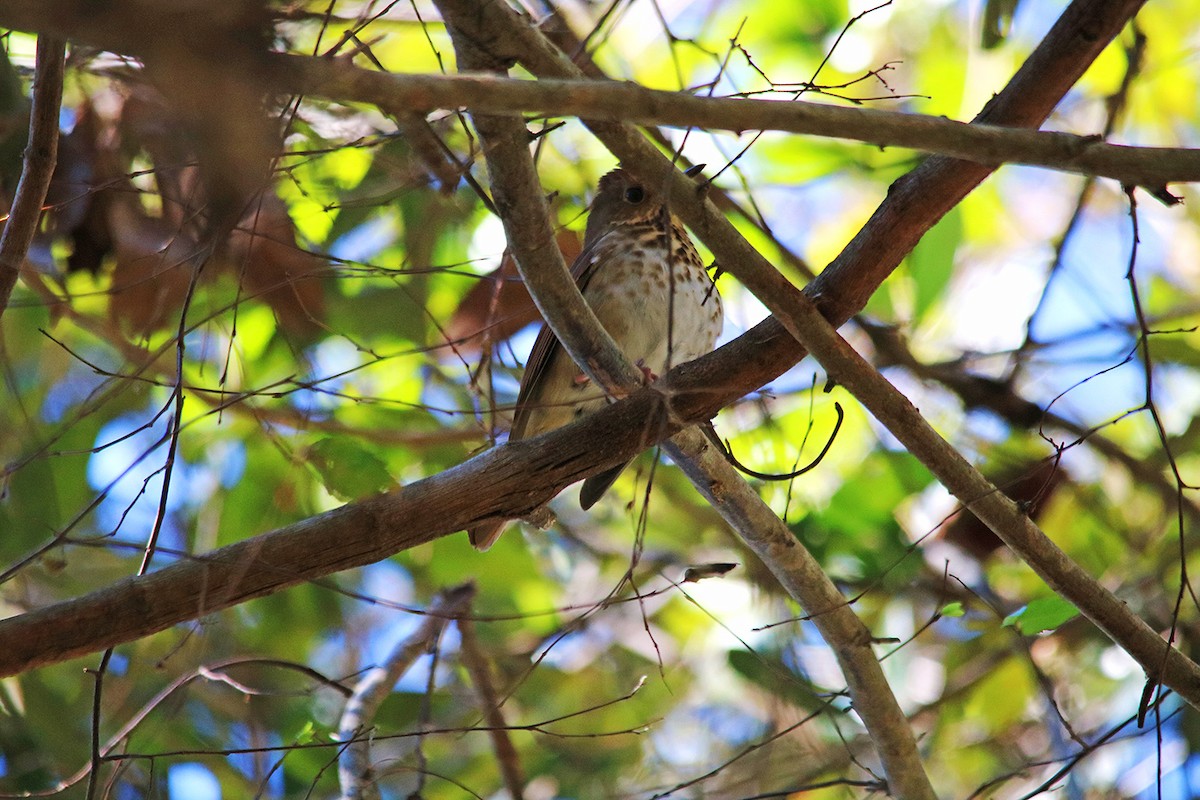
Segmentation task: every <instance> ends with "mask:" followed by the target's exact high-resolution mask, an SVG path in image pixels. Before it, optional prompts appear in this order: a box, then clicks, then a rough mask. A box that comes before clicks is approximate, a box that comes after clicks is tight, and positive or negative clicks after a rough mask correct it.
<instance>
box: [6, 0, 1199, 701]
mask: <svg viewBox="0 0 1200 800" xmlns="http://www.w3.org/2000/svg"><path fill="white" fill-rule="evenodd" d="M1138 5H1140V4H1139V3H1136V2H1125V3H1119V2H1116V0H1108V1H1107V2H1104V1H1098V2H1087V3H1084V2H1080V3H1076V4H1074V5H1073V6H1072V7H1071V8H1070V9H1069V10H1068V13H1067V14H1066V15H1064V20H1067V22H1065V23H1064V22H1063V21H1062V20H1060V23H1059V24H1057V25H1056V26H1055V28H1054V29H1053V30H1052V32H1051V35H1050V37H1048V39H1047V41H1046V42H1044V43H1043V47H1041V48H1039V51H1038V53H1041V54H1042V55H1041V56H1039V55H1038V54H1035V57H1034V58H1033V59H1031V61H1033V62H1036V63H1037V64H1038V65H1040V66H1039V67H1038V68H1039V69H1044V70H1046V71H1045V72H1044V73H1042V74H1039V73H1038V71H1037V69H1031V70H1026V69H1024V68H1023V70H1022V73H1020V74H1019V76H1018V79H1015V80H1014V82H1013V83H1012V84H1010V87H1009V89H1006V90H1005V92H1004V93H1002V95H1001V98H1005V97H1006V96H1007V99H1005V100H1003V102H997V103H995V104H993V106H992V107H991V111H990V112H989V113H990V114H991V116H989V117H988V119H989V120H990V121H992V122H1008V123H1010V124H1029V122H1028V121H1027V118H1028V117H1029V116H1030V115H1031V114H1032V116H1034V117H1036V116H1037V115H1038V114H1041V115H1043V116H1044V114H1045V113H1048V110H1049V107H1050V106H1052V105H1053V102H1054V100H1056V99H1057V98H1056V97H1048V96H1047V95H1046V90H1047V87H1048V86H1052V87H1058V88H1060V89H1062V88H1063V87H1064V86H1067V85H1069V84H1070V83H1071V82H1073V81H1074V80H1075V78H1076V77H1077V75H1078V73H1079V72H1080V71H1082V68H1083V66H1084V65H1085V64H1086V63H1087V62H1088V61H1089V60H1090V59H1091V58H1092V57H1094V55H1095V53H1096V52H1098V51H1099V49H1100V48H1101V47H1102V46H1103V43H1104V41H1106V39H1105V38H1104V37H1105V36H1111V35H1115V32H1116V31H1117V30H1119V27H1120V24H1122V21H1123V20H1124V19H1125V18H1127V16H1128V14H1130V13H1132V11H1133V10H1135V9H1136V7H1137V6H1138ZM1073 25H1074V26H1076V27H1074V28H1073V27H1072V26H1073ZM1083 31H1086V33H1084V32H1083ZM1044 48H1049V49H1050V50H1051V51H1053V50H1054V49H1055V48H1059V49H1060V50H1064V51H1065V53H1066V55H1065V61H1063V60H1056V59H1055V58H1054V57H1052V56H1051V55H1047V54H1045V53H1043V49H1044ZM530 52H533V51H530ZM1064 81H1065V83H1064ZM1010 89H1011V90H1012V92H1011V93H1010V91H1009V90H1010ZM1051 93H1052V92H1051ZM1025 101H1028V102H1029V103H1030V105H1031V106H1032V107H1033V111H1032V112H1030V111H1028V110H1026V109H1024V108H1022V106H1021V103H1022V102H1025ZM1039 109H1040V110H1039ZM618 133H619V131H618ZM609 134H610V138H611V139H612V141H613V142H615V144H616V145H617V148H618V149H624V150H627V151H629V153H630V155H631V158H632V159H634V160H637V159H638V158H640V157H641V156H642V155H644V154H641V153H638V152H636V150H637V146H636V145H634V144H630V142H631V141H632V140H629V141H626V140H624V137H621V136H618V135H616V134H613V133H612V132H611V131H609ZM642 144H644V143H642ZM626 160H627V161H628V160H629V159H626ZM649 163H650V166H657V165H655V164H654V163H653V162H652V161H651V162H649ZM635 168H636V167H635ZM639 171H641V170H639ZM986 174H987V169H986V168H971V167H970V166H969V165H964V164H963V163H962V162H949V161H947V160H944V159H943V160H938V159H933V160H931V161H930V162H927V163H926V165H924V166H923V167H922V168H921V169H919V170H917V171H916V172H915V173H914V174H913V176H910V177H909V178H908V179H906V180H905V181H904V182H902V183H903V185H902V186H899V187H898V188H899V189H901V190H902V191H901V192H899V193H897V192H896V191H893V194H892V195H891V196H889V198H888V200H887V201H885V203H884V204H883V206H881V208H880V211H879V212H877V213H876V215H875V217H874V218H873V219H872V222H871V223H870V224H869V225H868V227H867V228H866V229H864V231H863V233H862V234H861V235H860V236H859V237H856V239H855V243H854V245H853V246H852V248H851V249H850V250H848V251H847V253H845V254H843V256H842V257H839V259H838V261H837V262H835V266H836V267H837V270H836V271H835V272H834V273H833V274H832V275H830V270H827V271H826V273H825V274H823V275H822V279H823V283H822V284H818V288H820V286H822V285H824V286H825V288H826V292H825V295H824V297H823V298H822V299H823V300H824V301H825V302H824V305H823V310H824V311H825V312H826V314H827V315H828V316H830V317H832V318H833V319H834V320H835V321H838V322H840V321H843V320H844V317H842V319H838V318H839V317H841V316H842V314H843V313H845V314H848V313H852V311H855V310H857V308H856V307H854V303H855V302H856V300H855V298H856V297H859V296H861V297H862V299H863V300H865V297H866V296H868V295H869V294H870V293H871V291H873V290H874V288H875V286H877V285H878V281H879V280H882V276H884V275H886V274H887V272H889V271H890V270H891V269H892V268H894V266H895V263H897V262H898V260H899V257H900V255H902V251H903V252H906V251H907V249H906V248H907V247H910V246H911V242H912V241H915V237H917V236H919V233H920V232H921V231H923V230H925V229H927V228H928V226H929V225H931V224H932V223H933V221H936V219H937V218H938V217H940V215H941V213H944V211H945V209H946V208H949V207H950V206H952V205H953V203H955V202H957V200H958V199H960V198H961V196H962V195H963V194H965V193H966V192H967V191H969V190H970V188H972V187H973V186H974V185H975V184H977V183H978V182H979V180H982V178H983V177H984V176H985V175H986ZM685 185H686V184H685ZM673 196H674V197H679V195H678V194H675V195H673ZM684 199H686V198H680V200H684ZM692 199H694V198H692ZM677 210H680V211H683V212H684V213H688V212H687V211H686V209H683V208H677ZM704 211H706V210H704ZM692 212H694V213H695V214H697V216H696V217H695V220H696V221H699V222H702V221H704V217H703V216H702V213H703V212H702V210H701V209H698V208H697V207H696V206H695V205H693V207H692ZM693 228H694V229H696V230H697V232H698V233H700V235H701V236H702V237H704V236H705V235H706V232H707V229H708V226H706V225H697V224H693ZM706 240H707V239H706ZM730 248H734V249H730ZM726 252H727V253H729V254H731V255H732V254H736V252H737V250H736V244H730V245H729V246H728V247H727V248H726ZM722 261H723V262H727V263H728V259H727V258H726V257H725V256H722ZM729 266H730V267H731V268H732V267H733V266H734V264H733V263H729ZM826 276H830V277H826ZM787 289H788V290H789V291H790V290H791V287H790V286H788V287H787ZM802 354H803V350H802V349H801V348H800V347H799V345H798V344H797V343H796V342H795V341H794V340H793V339H792V338H791V337H789V336H788V335H787V334H785V333H784V332H783V331H782V329H781V327H780V326H779V325H778V324H777V323H775V322H773V321H768V322H767V323H764V324H763V325H760V326H759V327H758V328H756V329H755V330H753V331H751V332H750V333H748V334H746V335H745V336H744V337H742V339H741V340H739V341H738V342H737V343H734V344H733V345H730V346H726V347H725V348H722V350H721V351H719V352H718V353H717V354H714V355H712V356H709V357H706V358H705V359H702V360H700V361H697V362H693V363H692V364H687V365H682V366H681V367H679V368H677V369H676V370H673V371H672V373H670V374H669V375H668V376H665V377H664V378H663V380H661V381H659V382H658V384H656V386H655V387H653V388H648V389H643V390H640V391H639V392H637V393H635V394H634V395H633V396H631V397H630V398H629V399H628V400H626V401H625V402H622V403H619V404H617V405H614V406H613V407H611V408H608V409H605V410H604V411H602V412H600V413H598V414H596V415H594V416H593V417H590V418H588V419H585V420H582V421H581V422H579V423H577V424H576V425H573V426H570V427H568V428H564V429H561V430H559V431H555V432H552V433H550V434H547V435H545V436H543V437H539V438H537V439H532V440H529V441H526V442H520V443H517V444H513V445H509V446H506V447H504V448H500V449H498V450H494V451H490V452H489V453H486V454H484V455H482V456H479V457H478V458H476V459H473V460H472V461H470V462H467V463H466V464H463V465H461V466H460V467H458V468H455V469H454V470H450V471H448V472H446V473H443V474H442V475H438V476H434V477H432V478H429V479H427V480H425V481H420V482H418V483H416V484H412V485H410V486H408V487H404V488H403V489H401V490H397V491H396V492H393V493H389V494H388V495H383V496H380V497H377V498H373V499H371V500H368V501H364V502H362V503H358V504H354V505H351V506H347V507H345V508H343V509H339V510H337V511H334V512H330V513H329V514H326V515H322V516H320V517H316V518H314V519H311V520H306V521H304V522H301V523H298V524H297V525H295V526H291V527H289V528H286V529H283V530H281V531H276V532H274V533H272V534H267V535H265V536H261V537H256V538H254V539H251V540H248V541H246V542H241V543H239V544H237V545H232V546H230V547H228V548H224V549H222V550H219V551H216V552H214V553H212V554H209V555H208V556H205V557H202V558H199V559H196V560H193V561H190V562H181V563H179V564H176V565H172V566H170V567H167V568H165V569H164V570H162V571H160V572H158V573H154V574H151V575H149V576H146V577H144V578H134V579H128V580H127V581H125V582H122V583H120V584H117V585H115V586H114V587H111V588H109V589H106V590H103V591H101V592H97V593H94V594H92V595H90V596H88V597H85V598H79V599H77V600H73V601H69V602H68V603H64V604H59V605H57V606H52V607H50V608H47V609H43V610H41V611H35V612H30V613H28V614H25V615H22V616H20V617H17V618H14V619H10V620H5V621H3V622H0V641H2V642H4V647H2V648H0V671H2V672H4V673H6V674H8V673H12V672H15V671H19V670H21V669H25V668H28V667H30V666H33V665H36V664H41V663H48V662H49V661H51V660H61V659H62V658H66V657H70V656H72V655H81V654H83V653H85V652H89V651H92V650H96V649H100V648H102V647H104V646H107V645H111V644H116V643H119V642H122V641H128V640H130V639H134V638H137V637H139V636H142V635H146V634H147V633H150V632H153V631H156V630H162V629H163V628H165V627H168V626H169V625H172V624H176V623H178V622H181V621H185V620H187V619H191V618H193V617H196V616H200V615H203V614H205V613H210V612H211V611H213V610H216V609H218V608H222V607H227V606H229V605H232V604H234V603H237V602H241V601H243V600H245V599H249V598H251V597H256V596H261V595H263V594H266V593H269V592H271V591H274V590H277V589H279V588H282V587H284V586H287V585H292V584H294V583H297V582H299V581H302V580H305V579H309V578H313V577H317V576H319V575H324V574H328V573H330V572H333V571H337V570H340V569H345V568H348V567H351V566H357V565H361V564H365V563H370V562H372V561H376V560H379V559H381V558H384V557H386V556H388V555H390V554H391V553H394V552H396V551H397V550H400V549H403V548H404V547H407V546H413V545H416V544H419V543H422V542H425V541H429V540H430V539H432V538H435V537H436V536H438V535H443V534H445V533H449V532H452V531H456V530H460V529H462V528H463V527H465V526H467V525H469V524H471V523H472V522H475V521H478V520H480V519H483V518H486V517H489V516H496V515H500V514H504V515H512V516H517V515H519V514H520V513H522V511H524V510H529V509H531V508H532V507H534V506H536V505H537V504H538V503H539V502H544V500H545V499H547V498H548V497H549V496H551V495H552V494H554V493H555V492H557V491H558V490H559V489H561V488H562V487H563V486H565V485H567V484H569V483H571V482H573V481H574V480H576V479H578V478H579V477H582V475H584V474H586V473H588V472H591V471H595V469H596V468H598V467H603V466H607V465H614V464H616V463H620V462H621V461H622V460H624V459H625V458H627V457H628V456H629V455H631V454H632V453H634V452H636V451H637V450H639V449H641V448H642V447H643V446H645V444H647V443H648V442H644V441H642V439H643V431H646V430H658V426H656V425H649V426H647V425H646V421H647V420H651V421H654V420H658V419H661V418H662V416H661V415H662V408H663V405H664V404H665V403H667V402H668V401H669V403H670V405H671V408H672V410H673V412H674V413H673V414H672V415H671V419H669V420H665V421H664V424H663V428H664V429H666V430H671V429H672V428H673V427H675V423H674V420H675V419H680V418H682V419H701V418H704V417H705V416H708V415H710V414H711V413H713V412H714V411H715V410H716V408H718V407H720V406H721V405H723V404H724V403H725V402H728V401H730V400H732V399H734V398H736V397H737V396H740V394H741V393H742V392H743V390H744V389H745V388H752V387H753V386H757V385H761V384H762V383H764V382H766V381H767V380H770V379H771V378H772V377H774V376H775V375H777V374H778V373H779V372H782V371H783V370H784V369H786V368H787V367H789V366H790V365H791V364H792V363H794V361H795V360H796V359H798V358H799V356H800V355H802ZM735 382H736V385H735ZM497 498H504V499H503V500H500V499H497ZM1126 613H1127V612H1126ZM1122 644H1123V645H1124V642H1122ZM1162 652H1164V650H1160V651H1159V653H1160V655H1161V653H1162ZM1189 663H1190V662H1189ZM1165 682H1167V683H1168V685H1170V678H1169V677H1168V679H1167V680H1165Z"/></svg>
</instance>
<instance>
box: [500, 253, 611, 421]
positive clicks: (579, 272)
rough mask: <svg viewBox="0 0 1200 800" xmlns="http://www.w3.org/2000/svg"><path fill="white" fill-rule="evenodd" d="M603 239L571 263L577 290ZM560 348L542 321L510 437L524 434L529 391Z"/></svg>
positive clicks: (593, 266) (583, 285) (581, 287)
mask: <svg viewBox="0 0 1200 800" xmlns="http://www.w3.org/2000/svg"><path fill="white" fill-rule="evenodd" d="M603 241H604V237H603V236H601V237H599V238H598V239H596V241H594V242H592V243H591V244H588V245H586V246H585V247H584V248H583V252H581V253H580V254H579V255H578V256H577V257H576V258H575V261H574V262H572V264H571V277H572V278H574V279H575V285H576V286H578V287H579V291H580V292H586V291H587V286H588V283H589V282H590V281H591V280H592V276H593V275H595V274H596V269H597V268H598V266H599V264H600V261H601V258H600V252H599V250H600V247H599V245H600V243H601V242H603ZM562 351H563V347H562V345H561V344H559V342H558V337H557V336H555V335H554V331H552V330H551V329H550V326H549V325H547V324H546V323H544V322H543V323H542V328H541V330H539V331H538V335H537V339H535V340H534V342H533V349H532V350H530V351H529V360H528V361H526V362H525V374H524V375H522V376H521V389H520V391H519V392H518V393H517V408H516V412H515V414H514V415H513V426H512V432H511V433H510V434H509V441H516V440H518V439H521V438H524V436H525V427H526V426H527V425H528V424H529V412H530V411H531V410H532V408H533V404H531V403H530V399H531V395H532V394H533V392H534V390H535V389H536V388H537V387H538V385H539V384H540V383H541V379H542V377H543V376H544V375H545V374H546V373H547V372H548V371H549V369H550V364H551V362H552V361H553V360H554V359H555V358H556V357H557V356H558V354H559V353H560V352H562ZM563 355H566V354H565V353H563ZM567 357H568V358H569V356H567Z"/></svg>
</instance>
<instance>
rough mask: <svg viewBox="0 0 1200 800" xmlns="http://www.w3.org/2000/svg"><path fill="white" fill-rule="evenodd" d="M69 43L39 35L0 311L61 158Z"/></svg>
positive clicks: (1, 241) (1, 266)
mask: <svg viewBox="0 0 1200 800" xmlns="http://www.w3.org/2000/svg"><path fill="white" fill-rule="evenodd" d="M65 52H66V43H65V42H63V41H62V40H60V39H55V38H53V37H50V36H45V35H43V36H39V37H38V44H37V68H36V72H35V73H34V77H33V107H32V108H31V109H30V112H29V143H28V144H27V145H26V146H25V161H24V164H23V165H22V167H21V179H20V181H19V182H18V183H17V191H16V195H15V196H14V198H13V203H12V209H11V210H10V212H9V215H8V221H7V222H6V223H5V225H4V233H3V235H0V314H3V313H4V309H6V308H8V299H9V297H11V296H12V290H13V287H14V286H16V284H17V277H18V276H19V275H20V274H21V265H22V264H24V263H25V255H26V254H27V253H28V252H29V244H30V242H32V241H33V235H34V234H35V233H37V227H38V220H40V219H41V217H42V204H43V203H44V202H46V191H47V190H48V189H49V188H50V179H51V178H52V177H53V176H54V165H55V164H56V163H57V162H58V112H59V109H60V108H61V106H62V88H63V61H64V56H65Z"/></svg>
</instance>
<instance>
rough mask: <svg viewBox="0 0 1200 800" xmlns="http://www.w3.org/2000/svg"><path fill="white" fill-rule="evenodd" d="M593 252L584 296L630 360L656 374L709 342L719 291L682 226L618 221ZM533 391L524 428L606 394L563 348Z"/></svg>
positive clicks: (549, 425) (564, 419)
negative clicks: (668, 228)
mask: <svg viewBox="0 0 1200 800" xmlns="http://www.w3.org/2000/svg"><path fill="white" fill-rule="evenodd" d="M668 249H669V252H670V257H669V258H668V257H666V253H667V252H668ZM592 259H593V260H594V262H593V263H594V264H596V265H597V266H596V271H595V273H594V274H593V275H592V276H591V279H590V280H589V281H588V283H587V286H586V288H585V290H584V293H583V296H584V299H586V300H587V303H588V305H589V306H591V307H592V310H593V311H594V312H595V313H596V317H597V318H598V319H599V320H600V324H602V325H603V326H604V329H605V330H606V331H608V333H609V335H610V336H612V337H613V340H614V341H615V342H616V343H617V346H618V347H619V348H620V349H621V352H622V353H624V354H625V356H626V357H627V358H628V359H629V360H630V361H632V362H634V363H635V364H638V365H640V366H642V367H644V368H646V369H649V370H650V372H652V373H653V374H654V375H655V376H659V375H663V374H664V373H666V372H667V370H668V369H670V368H671V367H673V366H675V365H676V364H682V363H684V362H685V361H691V360H692V359H694V358H697V357H699V356H702V355H704V354H705V353H708V352H709V351H711V350H712V349H713V346H714V345H715V344H716V341H717V337H718V336H719V335H720V333H721V326H722V324H723V322H724V315H723V311H722V308H721V296H720V295H719V294H718V293H717V290H716V287H715V286H714V285H713V282H712V279H711V278H709V277H708V273H707V272H706V271H705V269H704V264H703V262H701V261H700V257H699V255H698V254H697V253H696V248H695V247H694V246H693V245H692V242H691V239H690V238H689V237H688V235H687V232H686V231H684V230H683V228H681V227H678V226H676V225H673V226H672V231H671V233H670V235H668V234H667V233H666V231H664V230H663V228H662V227H661V226H660V225H658V224H656V223H654V222H646V223H640V224H636V225H632V226H623V227H620V228H615V229H614V230H612V231H610V232H608V233H607V234H605V236H604V237H603V238H601V239H600V240H599V241H598V242H597V246H596V247H595V248H594V250H593V252H592ZM530 399H531V401H532V403H531V405H532V407H531V408H530V410H529V420H528V426H527V428H526V430H525V435H526V436H533V435H535V434H537V433H541V432H542V431H547V430H551V429H553V428H557V427H560V426H562V425H565V424H567V423H568V422H570V421H571V420H572V419H574V418H576V417H578V416H580V415H583V414H588V413H591V412H593V411H596V410H598V409H600V408H602V407H604V406H605V405H606V404H607V402H608V401H607V399H606V398H605V396H604V393H603V391H602V390H600V388H599V387H597V386H594V385H593V384H592V383H591V382H590V381H587V380H585V379H583V376H582V375H581V373H580V371H579V368H578V367H577V366H575V364H574V362H572V361H571V358H570V356H568V355H567V354H566V352H565V351H562V350H559V351H557V352H556V353H555V357H554V358H553V359H552V362H551V364H550V365H549V367H548V369H547V374H546V375H545V376H544V379H543V380H542V381H541V391H539V392H537V393H536V395H535V396H534V397H531V398H530Z"/></svg>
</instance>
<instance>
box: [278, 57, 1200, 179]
mask: <svg viewBox="0 0 1200 800" xmlns="http://www.w3.org/2000/svg"><path fill="white" fill-rule="evenodd" d="M275 63H276V64H279V65H282V66H284V67H285V71H284V72H282V73H281V77H280V78H279V79H278V81H277V85H279V87H280V88H286V89H288V90H290V91H293V92H297V93H303V94H310V95H319V96H324V97H329V98H336V99H339V100H343V101H358V102H364V103H371V104H372V105H375V106H378V107H379V108H381V109H383V110H385V111H388V112H390V113H392V114H403V113H405V112H409V113H411V112H412V111H414V110H415V111H435V110H438V109H459V108H465V109H467V110H469V111H473V112H476V113H486V114H503V113H514V112H518V111H522V112H538V113H542V114H548V115H552V116H561V117H580V118H582V119H587V120H597V121H604V122H626V123H631V124H636V125H663V126H667V127H675V128H687V127H695V128H701V129H704V130H727V131H736V132H739V133H740V132H742V131H764V130H766V131H784V132H789V133H800V134H808V135H811V136H824V137H829V138H835V139H847V140H852V141H858V142H864V143H866V144H873V145H877V146H879V147H907V148H911V149H913V150H921V151H924V152H927V153H937V154H940V155H945V156H951V157H954V158H961V159H963V160H966V161H972V162H975V163H978V164H984V165H989V166H993V167H994V166H997V165H999V164H1003V163H1015V164H1026V165H1031V166H1039V167H1047V168H1050V169H1056V170H1060V171H1063V172H1075V173H1079V174H1081V175H1091V176H1096V177H1103V178H1112V179H1113V180H1117V181H1120V182H1121V183H1122V184H1124V185H1131V186H1149V187H1158V186H1163V185H1166V184H1168V183H1175V182H1188V181H1200V150H1198V149H1189V148H1173V147H1129V146H1125V145H1114V144H1106V143H1105V142H1104V141H1102V140H1101V139H1100V138H1099V137H1096V136H1076V135H1074V134H1069V133H1060V132H1053V131H1033V130H1022V129H1017V128H1010V127H1001V126H999V125H987V124H979V123H972V124H968V123H965V122H958V121H955V120H951V119H946V118H945V117H934V116H927V115H924V114H909V113H904V112H899V111H882V110H879V109H873V108H844V107H841V106H834V105H827V104H823V103H810V102H804V101H800V100H796V101H792V102H779V101H774V100H755V99H742V98H721V97H697V96H695V95H690V94H685V93H683V92H668V91H662V90H656V89H647V88H645V87H643V86H639V85H637V84H634V83H616V82H607V81H595V80H552V79H542V80H538V81H529V80H516V79H512V78H501V77H495V76H491V75H471V74H464V75H399V74H389V73H385V72H376V71H371V70H366V69H361V68H359V67H355V66H353V65H351V64H348V63H346V62H345V61H334V60H330V59H318V58H312V57H309V56H279V57H278V60H277V61H276V62H275Z"/></svg>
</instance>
